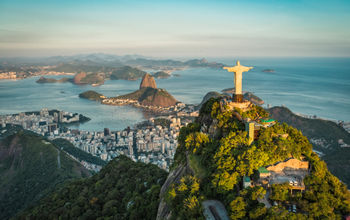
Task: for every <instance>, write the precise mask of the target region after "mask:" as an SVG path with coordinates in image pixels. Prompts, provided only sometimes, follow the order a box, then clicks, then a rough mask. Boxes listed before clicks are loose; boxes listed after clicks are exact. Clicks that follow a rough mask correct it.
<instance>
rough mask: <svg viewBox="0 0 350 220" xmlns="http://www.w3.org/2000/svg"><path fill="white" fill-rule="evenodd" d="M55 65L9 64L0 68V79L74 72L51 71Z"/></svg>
mask: <svg viewBox="0 0 350 220" xmlns="http://www.w3.org/2000/svg"><path fill="white" fill-rule="evenodd" d="M54 67H55V66H32V65H30V66H10V67H8V68H6V67H5V68H3V69H0V80H1V79H24V78H28V77H32V76H40V75H75V73H65V72H57V71H53V70H52V68H54Z"/></svg>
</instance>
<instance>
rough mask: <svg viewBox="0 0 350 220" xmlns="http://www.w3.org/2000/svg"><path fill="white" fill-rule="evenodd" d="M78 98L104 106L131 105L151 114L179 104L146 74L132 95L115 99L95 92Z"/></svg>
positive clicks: (85, 93) (82, 94)
mask: <svg viewBox="0 0 350 220" xmlns="http://www.w3.org/2000/svg"><path fill="white" fill-rule="evenodd" d="M79 97H80V98H86V99H89V100H95V101H101V103H102V104H105V105H132V106H134V107H139V108H143V109H147V110H150V111H152V112H162V111H167V110H169V109H170V108H172V107H175V106H176V105H177V104H178V103H179V102H178V101H177V100H176V99H175V98H174V97H173V96H172V95H171V94H170V93H168V92H167V91H166V90H165V89H161V88H157V84H156V82H155V80H154V77H153V76H151V75H150V74H148V73H146V74H144V75H143V77H142V81H141V83H140V88H139V89H138V90H136V91H134V92H132V93H128V94H125V95H120V96H117V97H105V96H104V95H102V94H100V93H97V92H95V91H86V92H83V93H81V94H79Z"/></svg>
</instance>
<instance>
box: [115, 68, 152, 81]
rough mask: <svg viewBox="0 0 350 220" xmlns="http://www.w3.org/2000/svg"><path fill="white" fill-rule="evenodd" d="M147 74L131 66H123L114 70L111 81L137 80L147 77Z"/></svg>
mask: <svg viewBox="0 0 350 220" xmlns="http://www.w3.org/2000/svg"><path fill="white" fill-rule="evenodd" d="M145 74H146V72H145V71H142V70H139V69H137V68H134V67H130V66H123V67H120V68H118V69H116V70H114V71H113V72H112V74H111V76H110V77H111V79H115V80H117V79H124V80H136V79H138V78H141V77H142V76H143V75H145Z"/></svg>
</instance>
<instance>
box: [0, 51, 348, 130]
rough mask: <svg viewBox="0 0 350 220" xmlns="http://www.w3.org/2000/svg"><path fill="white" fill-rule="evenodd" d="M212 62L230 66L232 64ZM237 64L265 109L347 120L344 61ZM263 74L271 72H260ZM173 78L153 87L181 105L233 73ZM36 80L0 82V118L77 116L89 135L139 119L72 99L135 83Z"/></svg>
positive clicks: (225, 83)
mask: <svg viewBox="0 0 350 220" xmlns="http://www.w3.org/2000/svg"><path fill="white" fill-rule="evenodd" d="M213 61H219V62H223V63H226V64H230V65H231V66H232V65H234V62H235V59H213ZM240 61H241V64H242V65H245V66H254V69H253V70H251V71H249V72H247V73H243V90H244V91H251V92H253V93H254V94H256V95H257V96H259V97H260V98H262V99H263V100H264V101H265V103H266V104H270V105H271V106H281V105H285V106H286V107H288V108H289V109H291V110H292V111H293V112H297V113H302V114H307V115H317V116H318V117H322V118H328V119H334V120H344V121H350V59H349V58H279V59H276V58H256V59H253V58H242V59H240ZM264 69H274V70H275V72H273V73H269V72H263V70H264ZM174 73H177V74H180V75H181V76H180V77H170V78H168V79H157V80H156V82H157V85H158V87H159V88H165V89H167V90H168V91H169V92H170V93H171V94H173V96H174V97H175V98H176V99H178V100H179V101H182V102H184V103H191V104H194V103H200V102H201V100H202V98H203V96H204V95H205V94H206V93H207V92H210V91H218V92H220V91H221V90H222V89H225V88H231V87H233V73H228V72H226V71H224V70H218V69H207V68H195V69H187V70H183V71H177V72H174ZM50 77H51V76H50ZM61 77H62V76H55V77H54V78H61ZM37 79H38V77H33V78H29V79H24V80H17V81H10V80H5V81H0V114H10V113H17V112H22V111H35V110H40V109H41V108H44V107H46V108H49V109H54V108H55V109H61V110H65V111H70V112H79V113H81V114H84V115H86V116H88V117H90V118H91V119H92V120H91V121H89V122H87V123H85V124H82V125H80V126H79V128H80V129H83V130H91V131H101V130H103V128H110V129H111V130H121V129H124V128H125V127H127V126H132V125H134V124H135V123H137V122H139V121H142V120H143V119H144V115H143V113H142V111H141V110H139V109H136V108H133V107H128V106H107V105H100V104H98V103H96V102H93V101H89V100H85V99H80V98H79V97H78V94H79V93H81V92H83V91H86V90H95V91H97V92H100V93H102V94H104V95H106V96H116V95H121V94H125V93H128V92H132V91H134V90H136V89H138V87H139V84H140V80H137V81H124V80H115V81H112V80H109V81H106V83H105V84H104V85H102V86H100V87H92V86H89V85H86V86H77V85H73V84H71V83H56V84H37V83H35V81H36V80H37Z"/></svg>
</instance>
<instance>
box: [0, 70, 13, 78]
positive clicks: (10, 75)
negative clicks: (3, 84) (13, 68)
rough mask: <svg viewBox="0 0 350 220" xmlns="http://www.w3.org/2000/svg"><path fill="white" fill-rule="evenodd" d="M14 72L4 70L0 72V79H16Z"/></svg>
mask: <svg viewBox="0 0 350 220" xmlns="http://www.w3.org/2000/svg"><path fill="white" fill-rule="evenodd" d="M16 78H17V75H16V72H4V73H0V79H16Z"/></svg>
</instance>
